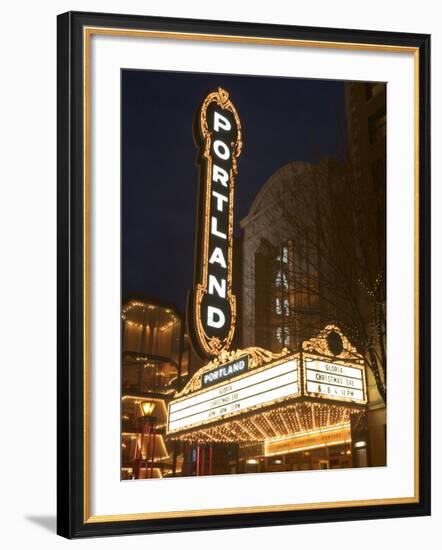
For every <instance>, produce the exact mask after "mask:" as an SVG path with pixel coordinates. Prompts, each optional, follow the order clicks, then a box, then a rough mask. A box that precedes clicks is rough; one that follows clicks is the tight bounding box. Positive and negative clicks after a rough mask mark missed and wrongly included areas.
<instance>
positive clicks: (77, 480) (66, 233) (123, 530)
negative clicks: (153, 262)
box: [57, 12, 431, 538]
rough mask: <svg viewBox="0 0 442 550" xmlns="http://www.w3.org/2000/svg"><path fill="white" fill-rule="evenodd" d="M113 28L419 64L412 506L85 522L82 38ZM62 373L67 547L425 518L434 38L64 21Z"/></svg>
mask: <svg viewBox="0 0 442 550" xmlns="http://www.w3.org/2000/svg"><path fill="white" fill-rule="evenodd" d="M86 27H111V28H113V29H132V30H133V29H138V30H150V31H162V32H165V31H166V32H171V33H174V32H179V33H203V34H205V35H210V34H214V35H230V36H240V37H259V38H272V39H288V40H294V39H295V40H302V41H306V42H308V41H315V42H322V41H323V42H333V43H339V44H341V45H344V46H345V45H347V46H348V47H351V45H352V44H366V45H373V46H376V45H382V46H396V47H407V48H412V49H413V51H415V55H416V56H417V57H416V58H417V60H418V63H419V65H418V66H419V73H418V86H419V105H418V115H419V126H418V142H419V170H418V178H419V202H418V213H419V225H418V232H419V234H418V242H419V257H418V262H419V264H418V272H419V288H418V294H419V309H418V316H419V319H418V331H419V358H418V361H419V381H418V382H419V384H418V385H419V401H418V402H419V408H418V425H419V446H418V455H419V468H418V472H417V473H418V488H419V491H418V495H419V496H418V499H417V500H416V502H412V503H399V504H397V503H395V504H388V503H385V504H384V503H381V504H371V505H366V506H344V507H337V508H333V509H328V508H322V509H313V510H312V509H304V510H282V511H267V512H259V513H258V512H251V513H241V514H233V513H225V514H220V515H207V516H204V515H195V516H190V517H189V516H188V517H173V518H172V517H170V518H153V519H134V520H118V518H116V519H112V520H111V521H99V520H98V521H90V520H89V519H88V512H87V510H86V508H87V503H86V498H85V497H86V495H85V459H84V457H85V452H87V448H86V451H85V445H86V441H85V439H84V425H85V424H84V423H85V413H84V411H85V408H84V406H85V400H86V399H88V393H87V387H86V388H85V384H84V346H85V339H84V330H85V311H84V293H85V286H84V285H85V281H84V273H85V269H88V266H87V265H85V261H84V257H85V254H84V253H85V250H84V247H85V241H84V230H83V228H84V222H85V220H84V206H85V205H84V200H85V195H84V148H85V143H84V130H85V128H84V124H85V122H84V120H85V118H84V108H85V105H84V96H83V88H84V50H83V48H84V39H83V38H84V29H85V28H86ZM57 30H58V38H57V49H58V57H57V72H58V77H57V92H58V103H57V118H58V122H57V132H58V146H57V158H58V166H57V179H58V202H57V207H58V226H57V231H58V242H57V249H58V289H57V303H58V310H57V312H58V329H57V330H58V332H57V342H58V357H57V360H58V367H57V378H58V387H57V414H58V419H57V430H58V440H57V455H58V466H57V476H58V481H57V501H58V504H57V518H58V519H57V524H58V526H57V532H58V534H59V535H61V536H64V537H67V538H79V537H92V536H107V535H123V534H135V533H158V532H172V531H187V530H197V529H226V528H234V527H256V526H271V525H283V524H298V523H316V522H331V521H344V520H363V519H374V518H393V517H404V516H410V517H411V516H422V515H429V514H430V408H431V405H430V36H429V35H426V34H409V33H397V32H379V31H362V30H348V29H332V28H315V27H295V26H286V25H284V26H282V25H268V24H254V23H238V22H227V21H204V20H191V19H171V18H161V17H145V16H134V15H117V14H100V13H82V12H69V13H64V14H62V15H59V16H58V21H57Z"/></svg>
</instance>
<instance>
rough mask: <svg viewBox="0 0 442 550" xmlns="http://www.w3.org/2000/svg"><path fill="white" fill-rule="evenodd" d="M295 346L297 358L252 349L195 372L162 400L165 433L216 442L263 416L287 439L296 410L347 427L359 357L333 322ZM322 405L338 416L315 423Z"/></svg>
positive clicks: (362, 398)
mask: <svg viewBox="0 0 442 550" xmlns="http://www.w3.org/2000/svg"><path fill="white" fill-rule="evenodd" d="M330 335H332V336H333V338H332V340H333V341H336V339H338V338H339V341H340V344H341V346H340V349H339V353H338V354H335V353H334V351H332V349H330V345H329V341H330ZM302 348H303V351H302V352H298V353H289V352H288V350H287V349H285V350H283V351H282V352H281V353H272V352H270V351H268V350H264V349H262V348H256V347H252V348H246V349H245V350H236V351H231V352H227V351H224V352H222V353H221V354H220V356H219V357H217V358H215V359H213V360H212V361H211V362H210V363H208V364H207V365H205V366H204V367H202V368H201V369H200V370H199V371H197V372H196V373H195V374H194V375H193V377H192V378H191V379H190V381H189V382H188V384H187V385H186V386H185V387H184V389H183V390H182V391H181V392H180V393H179V394H178V395H177V396H176V398H175V399H174V400H172V401H171V402H170V403H169V406H168V422H167V433H168V434H171V435H172V436H173V437H175V436H176V437H179V438H184V439H185V438H186V437H187V436H190V437H192V435H193V436H195V437H203V436H204V431H205V432H206V435H207V434H209V437H210V440H211V441H215V440H217V438H220V440H221V441H223V440H224V439H225V438H226V437H227V435H226V432H225V429H227V430H230V431H232V430H233V431H232V434H233V432H234V430H235V429H237V428H238V426H241V425H242V423H243V421H246V422H247V421H249V420H250V419H251V420H252V422H255V424H256V425H258V424H259V416H261V417H262V418H264V422H266V423H268V422H269V416H268V414H269V413H271V415H273V416H274V418H276V419H277V423H279V424H280V426H279V430H280V431H281V433H282V434H283V435H284V436H290V435H294V434H295V432H294V431H293V429H291V428H290V425H291V422H286V420H288V419H289V418H290V416H292V415H294V416H295V417H296V416H297V415H298V416H299V413H300V411H304V412H303V414H304V415H305V414H307V415H310V416H311V420H312V425H317V426H318V425H319V426H320V427H321V429H322V428H326V429H328V428H333V426H334V427H336V428H342V422H344V421H345V422H346V423H348V422H349V418H350V416H351V414H353V413H354V412H358V411H360V410H361V408H364V407H365V405H366V403H367V388H366V377H365V367H364V363H363V359H362V357H361V356H360V355H359V354H358V353H357V352H356V349H355V348H354V347H352V346H351V344H350V342H349V341H348V339H347V338H346V337H345V336H344V335H343V334H342V332H341V331H340V330H339V328H338V327H336V326H334V325H329V326H327V327H325V329H324V330H323V331H321V332H320V333H319V334H318V335H317V336H316V337H315V338H311V339H310V340H307V341H305V342H303V346H302ZM326 403H328V405H325V404H326ZM324 405H325V406H326V407H329V408H330V413H332V412H333V411H336V410H340V411H341V413H342V414H340V415H338V416H336V420H335V422H330V421H328V422H327V425H324V426H322V425H321V424H318V423H317V421H318V419H320V417H317V415H318V411H322V413H320V416H321V414H322V415H323V414H324V409H323V406H324ZM333 414H334V413H333ZM325 417H327V418H330V414H329V413H327V414H325ZM223 426H224V427H225V428H223ZM207 430H209V432H210V433H209V432H207ZM305 433H307V432H305ZM232 434H231V435H232ZM238 437H239V436H238ZM241 437H244V434H242V435H241ZM262 439H263V440H265V439H267V438H266V437H263V438H262ZM297 441H298V440H297ZM271 452H276V451H275V450H274V449H273V450H272V451H271Z"/></svg>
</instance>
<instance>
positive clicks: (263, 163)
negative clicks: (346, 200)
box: [122, 70, 346, 311]
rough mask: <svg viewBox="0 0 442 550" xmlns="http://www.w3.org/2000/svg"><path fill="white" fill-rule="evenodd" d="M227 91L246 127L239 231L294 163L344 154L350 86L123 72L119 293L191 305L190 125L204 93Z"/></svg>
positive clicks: (238, 185)
mask: <svg viewBox="0 0 442 550" xmlns="http://www.w3.org/2000/svg"><path fill="white" fill-rule="evenodd" d="M218 86H221V87H223V88H225V89H226V90H228V91H229V93H230V97H231V100H232V102H233V104H234V105H235V107H236V109H237V111H238V113H239V117H240V120H241V125H242V129H243V139H244V147H243V151H242V154H241V156H240V157H239V159H238V176H237V178H236V180H235V231H236V232H237V231H238V221H239V220H240V219H242V218H243V217H244V216H246V215H247V212H248V210H249V208H250V206H251V204H252V202H253V199H254V198H255V196H256V194H257V193H258V191H259V189H260V188H261V187H262V185H263V184H264V183H265V181H266V180H267V178H268V177H269V176H271V175H272V174H273V173H274V172H275V171H276V170H278V168H280V167H282V166H283V165H284V164H287V163H288V162H292V161H307V162H317V161H319V160H320V159H321V158H323V157H327V156H329V157H334V158H336V159H339V158H341V157H342V148H343V147H346V137H345V136H346V132H345V128H346V118H345V101H344V85H343V82H338V81H325V80H307V79H292V78H274V77H271V78H265V77H253V76H229V75H216V74H201V73H199V74H198V73H171V72H159V71H135V70H124V71H123V72H122V160H123V167H122V294H123V300H124V299H125V297H126V296H128V295H130V294H135V293H138V292H142V293H144V294H148V295H151V296H155V297H157V298H159V299H162V300H165V301H167V302H169V303H174V304H176V305H177V306H178V308H179V309H180V310H182V311H183V310H184V305H185V300H186V295H187V290H188V288H189V287H190V286H191V284H192V274H193V273H192V272H193V244H194V225H195V224H194V219H195V210H196V196H197V183H198V182H197V168H196V165H195V160H196V148H195V145H194V142H193V134H192V127H193V121H194V116H195V113H196V112H197V109H198V107H199V105H200V103H201V101H202V99H203V97H204V96H205V94H206V93H207V92H210V91H213V90H216V89H217V88H218Z"/></svg>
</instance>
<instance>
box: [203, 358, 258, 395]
mask: <svg viewBox="0 0 442 550" xmlns="http://www.w3.org/2000/svg"><path fill="white" fill-rule="evenodd" d="M248 367H249V357H248V355H243V357H240V358H239V359H236V360H235V361H231V362H230V363H226V364H225V365H222V366H221V367H217V368H215V369H212V370H211V371H209V372H204V373H203V374H202V375H201V376H202V380H201V385H202V387H203V388H205V387H206V386H211V385H212V384H218V382H221V381H223V380H229V378H233V377H234V376H238V375H239V374H242V373H244V372H246V371H247V369H248Z"/></svg>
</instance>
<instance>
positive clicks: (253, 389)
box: [167, 354, 301, 434]
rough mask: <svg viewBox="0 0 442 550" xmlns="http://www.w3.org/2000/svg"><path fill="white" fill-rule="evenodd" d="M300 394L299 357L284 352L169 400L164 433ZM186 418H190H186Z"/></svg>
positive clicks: (192, 427) (176, 431)
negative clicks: (245, 370)
mask: <svg viewBox="0 0 442 550" xmlns="http://www.w3.org/2000/svg"><path fill="white" fill-rule="evenodd" d="M300 394H301V378H300V363H299V356H297V355H295V354H292V355H286V356H285V357H284V358H282V359H279V360H278V361H275V362H273V363H270V364H268V365H265V366H264V367H261V368H255V369H253V368H252V369H251V370H249V371H247V372H245V373H244V374H241V375H239V376H236V377H235V378H234V379H231V380H223V381H222V382H218V383H217V384H214V385H213V386H212V387H209V388H207V387H206V388H203V389H201V390H199V391H196V392H194V393H190V394H188V395H185V396H184V397H179V398H178V399H175V400H173V401H171V402H170V403H169V404H168V415H167V433H168V434H173V433H179V432H182V431H187V430H192V429H194V428H195V427H196V426H199V425H201V424H204V425H207V424H212V423H214V422H218V421H220V420H221V421H222V420H224V419H227V418H229V419H230V418H232V417H234V416H236V415H238V414H244V413H247V412H249V411H251V410H259V409H265V408H267V407H269V406H272V405H274V404H276V403H280V402H283V401H287V400H289V399H293V398H296V397H298V396H299V395H300ZM174 409H175V410H174ZM174 415H175V416H174ZM177 417H178V418H177ZM190 417H193V418H192V420H186V419H188V418H190ZM183 420H184V422H187V423H184V422H183Z"/></svg>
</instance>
